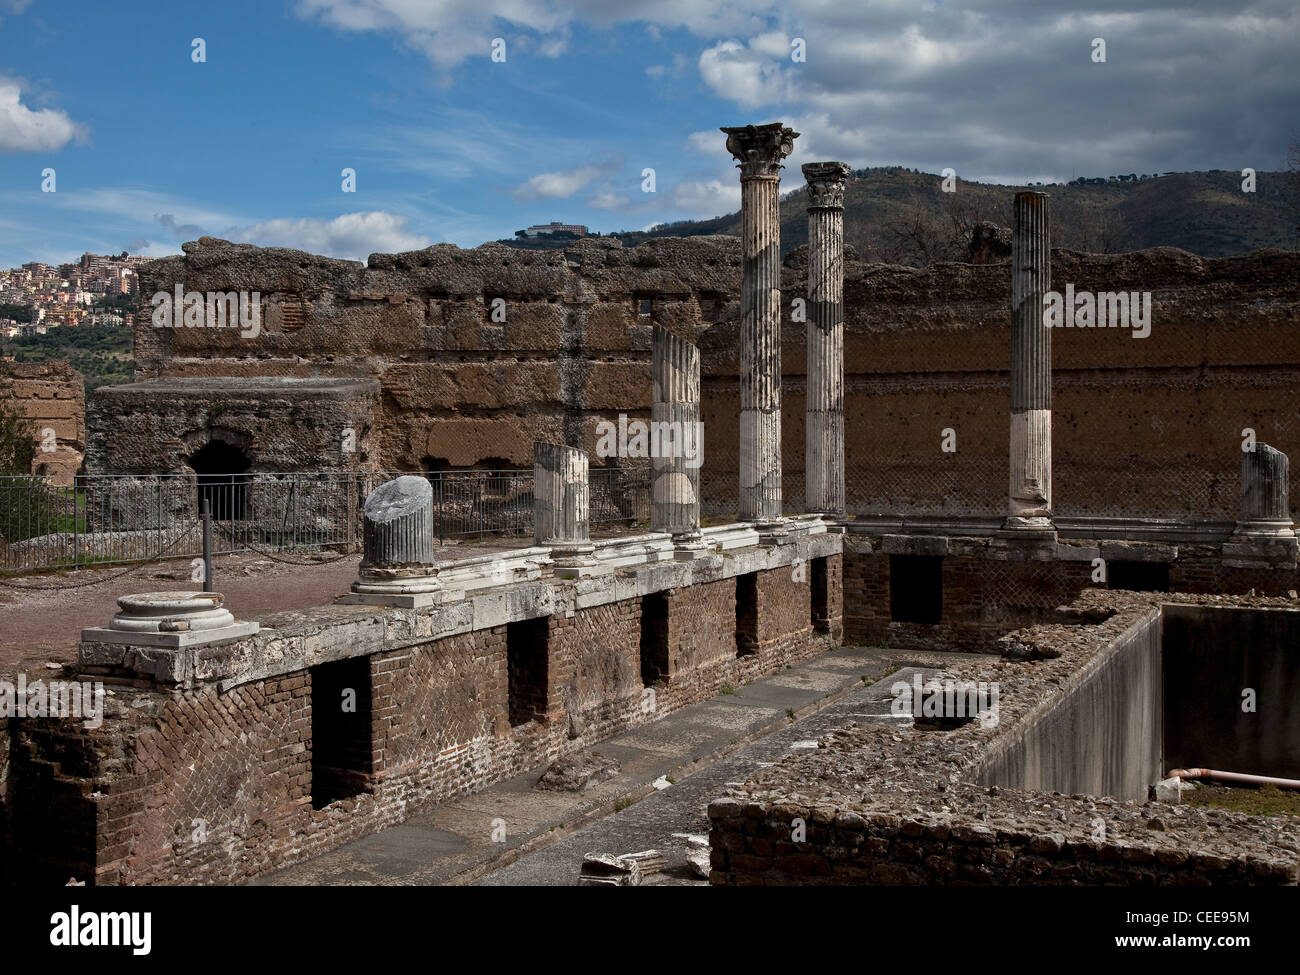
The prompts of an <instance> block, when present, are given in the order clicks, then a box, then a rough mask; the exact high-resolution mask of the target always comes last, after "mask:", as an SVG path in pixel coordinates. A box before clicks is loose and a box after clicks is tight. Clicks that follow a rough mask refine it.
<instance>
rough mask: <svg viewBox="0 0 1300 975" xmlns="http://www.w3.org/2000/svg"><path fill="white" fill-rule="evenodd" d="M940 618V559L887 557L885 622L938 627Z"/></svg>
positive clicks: (941, 567) (941, 613) (941, 603)
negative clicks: (887, 582)
mask: <svg viewBox="0 0 1300 975" xmlns="http://www.w3.org/2000/svg"><path fill="white" fill-rule="evenodd" d="M942 618H943V556H942V555H891V556H890V557H889V619H890V621H891V622H893V623H938V622H939V621H940V620H941V619H942Z"/></svg>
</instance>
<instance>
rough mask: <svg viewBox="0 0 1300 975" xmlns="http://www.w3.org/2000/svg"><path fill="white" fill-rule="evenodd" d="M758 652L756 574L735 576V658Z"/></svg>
mask: <svg viewBox="0 0 1300 975" xmlns="http://www.w3.org/2000/svg"><path fill="white" fill-rule="evenodd" d="M757 652H758V573H757V572H750V573H747V574H746V575H743V576H736V656H737V657H748V656H750V655H751V654H755V653H757Z"/></svg>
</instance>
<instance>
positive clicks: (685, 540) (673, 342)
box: [650, 325, 709, 560]
mask: <svg viewBox="0 0 1300 975" xmlns="http://www.w3.org/2000/svg"><path fill="white" fill-rule="evenodd" d="M652 348H653V355H652V358H651V375H652V378H653V380H654V402H653V404H652V405H651V407H650V420H651V423H652V425H653V428H654V429H655V430H658V431H659V433H658V435H657V436H656V437H655V438H654V439H655V440H656V442H657V444H658V447H659V449H658V450H657V451H656V452H655V456H654V457H653V458H652V459H651V464H652V467H653V481H652V485H651V497H650V530H651V531H653V532H669V533H670V534H671V535H672V537H673V549H674V554H675V557H676V558H677V559H678V560H688V559H693V558H697V557H699V556H701V555H705V554H708V552H709V548H708V547H707V546H706V545H705V544H704V537H703V536H702V535H701V534H700V464H701V462H702V461H703V460H704V453H703V451H704V443H703V435H704V431H703V428H702V425H701V423H700V351H699V349H697V348H696V347H695V346H694V345H692V344H691V343H690V342H687V341H686V340H685V339H681V338H678V337H677V336H676V335H674V334H673V333H672V332H670V331H668V330H667V329H665V328H661V327H659V326H657V325H656V326H655V329H654V336H653V347H652Z"/></svg>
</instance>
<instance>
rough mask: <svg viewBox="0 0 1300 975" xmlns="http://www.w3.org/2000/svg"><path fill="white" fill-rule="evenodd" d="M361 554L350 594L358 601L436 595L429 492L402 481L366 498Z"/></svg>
mask: <svg viewBox="0 0 1300 975" xmlns="http://www.w3.org/2000/svg"><path fill="white" fill-rule="evenodd" d="M361 514H362V519H363V523H362V539H363V545H364V552H365V554H364V555H363V556H362V558H361V565H360V567H359V568H358V570H357V581H356V582H354V583H353V584H352V592H353V593H356V594H359V595H375V596H379V595H386V594H387V595H412V594H417V593H419V594H430V593H436V592H437V591H438V590H439V588H440V584H439V582H438V573H437V568H436V567H435V566H434V564H433V563H434V558H435V555H434V546H435V544H436V542H435V539H436V533H435V530H434V524H433V489H432V488H431V487H430V486H429V482H428V481H427V480H425V479H424V478H423V477H414V476H412V475H409V474H408V475H404V476H402V477H398V478H394V479H393V480H391V481H386V482H384V483H383V484H381V485H379V487H377V488H375V489H374V490H373V491H371V492H370V494H369V496H368V497H367V498H366V503H365V506H364V507H363V508H362V512H361Z"/></svg>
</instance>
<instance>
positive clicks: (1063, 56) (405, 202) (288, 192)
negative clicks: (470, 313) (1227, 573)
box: [0, 0, 1300, 267]
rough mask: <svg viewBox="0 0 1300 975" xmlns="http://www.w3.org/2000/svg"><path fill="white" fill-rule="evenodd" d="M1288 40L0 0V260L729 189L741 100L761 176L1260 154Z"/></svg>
mask: <svg viewBox="0 0 1300 975" xmlns="http://www.w3.org/2000/svg"><path fill="white" fill-rule="evenodd" d="M1098 36H1100V37H1103V38H1105V40H1106V44H1107V60H1106V62H1105V63H1098V62H1095V61H1094V60H1093V59H1092V57H1091V56H1090V55H1091V51H1092V46H1091V43H1092V40H1093V38H1095V37H1098ZM496 37H500V38H503V39H504V40H505V54H506V58H505V61H504V62H494V61H493V60H492V59H491V51H492V41H493V39H494V38H496ZM194 38H202V39H203V40H204V42H205V44H206V61H205V62H203V63H196V62H195V61H193V60H192V41H193V39H194ZM796 38H801V39H803V42H804V45H805V48H806V52H807V57H806V61H802V62H800V61H795V60H794V59H792V57H791V51H792V47H791V45H792V43H793V41H794V39H796ZM1297 49H1300V5H1297V4H1295V3H1294V2H1293V0H1258V2H1245V0H1243V2H1232V0H1223V2H1206V3H1196V2H1174V0H1148V2H1124V0H1096V2H1093V3H1089V4H1078V5H1073V4H1050V3H1043V2H1039V0H985V2H982V3H976V2H968V3H960V2H958V0H943V2H936V0H838V2H834V3H832V2H827V0H783V2H775V0H773V2H770V3H769V2H767V0H752V2H746V3H731V2H709V0H664V2H662V3H658V2H642V3H629V2H626V0H624V2H617V3H616V2H608V0H572V2H560V0H263V2H245V0H223V2H221V3H213V2H205V3H190V2H149V0H141V2H131V0H127V2H122V3H104V2H99V0H97V2H65V3H59V2H54V0H0V266H2V267H11V266H16V265H17V264H20V263H22V262H23V261H27V260H43V261H47V262H55V261H66V260H71V259H73V258H75V257H76V256H77V255H79V254H81V253H82V252H83V251H87V250H89V251H93V252H99V253H103V252H120V251H122V250H124V249H130V250H132V251H133V252H143V253H149V254H155V255H162V254H167V253H176V252H177V251H178V249H179V243H180V242H181V241H184V240H192V239H194V238H196V237H198V236H200V235H201V234H209V235H213V236H220V237H227V238H230V239H236V240H247V241H251V242H254V243H259V244H267V245H272V244H274V245H286V246H296V247H301V248H303V249H306V250H311V251H315V252H318V253H328V254H333V255H335V256H339V257H349V258H354V259H364V258H365V256H366V255H367V254H369V253H371V252H374V251H394V250H405V249H412V248H418V247H423V246H427V245H428V244H431V243H436V242H439V241H450V242H452V243H456V244H459V245H461V246H474V245H476V244H479V243H481V242H483V241H485V240H492V239H496V238H499V237H509V236H511V235H512V234H513V233H514V231H515V230H517V229H519V228H521V227H524V226H526V225H528V224H531V223H537V222H546V221H548V220H552V219H554V220H562V221H565V222H573V223H585V224H588V225H589V226H591V227H592V229H594V230H599V231H610V230H619V229H635V228H640V227H645V226H648V225H650V224H653V223H657V222H660V221H664V220H674V219H681V218H686V217H708V216H713V215H716V214H719V213H724V212H728V211H730V210H733V209H735V208H736V207H737V206H738V203H739V191H738V183H737V178H736V173H735V170H734V169H733V163H732V161H731V160H730V159H729V158H728V157H727V155H726V153H725V151H724V149H723V142H724V138H723V136H722V134H721V133H719V132H718V131H717V129H718V126H720V125H735V124H744V123H746V122H768V121H775V120H782V121H785V122H787V123H788V124H791V125H793V126H794V127H795V128H796V129H798V130H799V131H801V132H802V133H803V136H802V137H801V138H800V140H799V141H798V143H797V146H796V153H795V155H794V156H793V157H792V158H791V159H790V160H788V165H787V170H786V177H785V179H786V183H785V186H786V187H787V188H789V187H794V186H797V185H798V184H799V183H800V182H801V177H800V176H799V172H798V165H799V164H800V163H801V162H806V161H809V160H812V159H836V158H838V159H844V160H846V161H848V162H849V163H851V164H852V165H854V166H866V165H893V164H899V165H905V166H911V167H916V168H919V169H922V170H924V171H928V172H938V171H939V170H940V169H942V168H943V167H945V166H952V167H954V168H955V169H956V170H957V172H958V174H959V175H960V176H962V177H963V178H966V179H976V180H995V181H1002V182H1015V183H1023V182H1026V181H1029V180H1048V181H1051V180H1057V179H1069V178H1071V177H1072V176H1073V175H1108V174H1111V173H1121V172H1123V173H1127V172H1149V171H1157V170H1159V171H1167V170H1185V169H1206V168H1222V169H1240V168H1242V167H1244V166H1252V167H1254V168H1257V169H1259V170H1261V171H1263V170H1271V169H1278V168H1281V166H1282V165H1283V160H1284V156H1285V152H1286V145H1287V143H1288V141H1290V140H1291V139H1294V138H1295V137H1296V133H1295V127H1296V126H1297V124H1298V123H1297V121H1296V120H1295V118H1294V108H1295V106H1296V105H1297V104H1300V80H1297V72H1296V71H1295V70H1294V57H1295V53H1296V51H1297ZM344 167H351V168H353V169H355V170H356V183H357V192H355V193H344V192H342V190H341V182H342V175H341V170H343V168H344ZM647 167H652V168H654V170H655V177H656V187H655V188H656V192H654V193H646V192H643V191H642V175H641V174H642V170H643V169H645V168H647ZM47 168H53V169H54V170H55V179H56V190H55V192H53V193H43V192H42V191H41V184H42V171H43V170H45V169H47Z"/></svg>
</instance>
